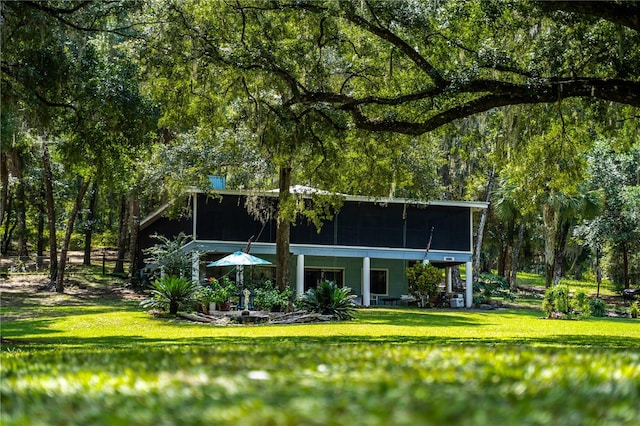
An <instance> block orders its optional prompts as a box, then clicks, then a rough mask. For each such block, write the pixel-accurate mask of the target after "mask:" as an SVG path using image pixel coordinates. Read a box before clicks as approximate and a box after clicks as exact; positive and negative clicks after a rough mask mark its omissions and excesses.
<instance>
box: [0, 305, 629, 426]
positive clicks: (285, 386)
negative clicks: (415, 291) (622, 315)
mask: <svg viewBox="0 0 640 426" xmlns="http://www.w3.org/2000/svg"><path fill="white" fill-rule="evenodd" d="M45 296H46V298H47V299H46V300H48V301H49V302H50V301H51V295H49V294H46V295H45ZM3 297H4V295H3ZM40 297H43V296H40ZM56 297H57V296H56ZM65 297H71V296H70V295H65ZM43 298H44V297H43ZM4 302H5V300H4V298H3V306H2V308H1V309H3V311H2V313H5V312H6V311H4V309H6V306H5V303H4ZM77 302H80V303H77ZM32 306H33V305H26V306H21V307H20V311H19V312H17V314H18V315H19V316H20V318H21V319H20V320H19V321H10V320H8V321H7V320H5V319H4V318H3V324H2V337H3V338H7V339H9V340H18V341H19V340H22V341H27V342H28V343H25V344H23V345H11V344H6V343H5V342H4V341H3V345H2V351H1V352H0V363H1V364H2V369H0V394H1V395H2V422H3V424H7V425H18V424H28V423H32V422H31V421H30V419H38V422H40V423H42V424H52V425H53V424H69V425H85V424H92V425H97V426H102V425H113V424H128V425H148V424H167V423H171V424H185V425H188V424H204V423H216V422H220V419H224V420H225V423H228V424H266V423H268V424H273V425H276V426H279V425H282V426H285V425H292V424H308V425H320V424H327V425H331V424H353V425H360V424H367V425H375V426H382V425H389V424H398V425H409V424H414V425H417V424H420V425H442V424H465V423H469V422H470V421H472V422H473V423H474V424H478V425H487V424H518V425H540V424H543V423H544V424H548V423H549V421H550V422H551V423H555V422H559V423H565V424H616V425H632V424H637V423H638V422H640V412H638V409H637V401H638V395H639V393H640V388H639V386H638V383H640V356H639V355H638V354H639V352H638V349H639V348H640V328H639V327H637V324H636V321H633V320H630V319H602V320H594V321H572V322H567V323H564V324H562V327H555V326H552V327H550V326H549V323H548V322H546V321H540V320H539V318H538V316H537V315H536V313H535V312H523V311H515V310H514V311H494V312H491V313H489V314H488V313H486V312H483V313H480V312H473V311H459V312H458V311H456V312H453V311H437V310H433V311H424V310H420V311H417V310H412V309H403V308H398V309H368V310H362V311H361V312H360V313H359V315H358V318H357V319H355V320H354V321H349V322H334V323H329V324H310V325H306V326H293V327H292V326H285V325H283V326H268V327H211V326H204V325H186V324H184V323H183V322H179V321H167V320H160V321H159V320H157V319H155V318H152V317H150V316H148V315H145V314H143V313H141V312H139V310H137V309H136V307H135V306H134V305H132V304H129V305H126V304H124V305H123V304H122V303H121V302H119V303H118V304H113V303H105V301H100V303H99V304H90V305H87V300H86V299H84V300H81V301H80V300H69V304H68V305H67V306H55V307H52V306H44V307H43V308H44V309H43V310H38V311H37V312H34V309H33V308H32ZM34 315H35V316H36V317H35V318H34V317H33V316H34ZM554 324H555V323H554ZM552 325H553V324H552ZM212 342H215V343H214V344H212ZM603 389H606V390H607V391H606V392H603ZM132 395H135V397H132ZM596 400H597V401H598V404H594V403H593V401H596ZM354 407H355V408H354ZM549 419H552V420H549Z"/></svg>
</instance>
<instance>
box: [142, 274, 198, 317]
mask: <svg viewBox="0 0 640 426" xmlns="http://www.w3.org/2000/svg"><path fill="white" fill-rule="evenodd" d="M197 290H198V284H196V283H194V282H192V281H188V280H186V279H184V278H179V277H171V276H166V277H164V278H161V279H159V280H155V281H154V282H153V289H152V290H151V291H150V293H151V294H152V296H151V297H150V298H148V299H145V300H143V301H142V302H140V305H142V306H144V307H145V308H152V309H162V310H165V309H166V308H167V307H169V313H170V314H172V315H175V314H177V313H178V309H179V308H180V306H181V305H182V306H184V305H186V304H189V303H191V302H192V301H193V300H194V296H195V294H196V291H197Z"/></svg>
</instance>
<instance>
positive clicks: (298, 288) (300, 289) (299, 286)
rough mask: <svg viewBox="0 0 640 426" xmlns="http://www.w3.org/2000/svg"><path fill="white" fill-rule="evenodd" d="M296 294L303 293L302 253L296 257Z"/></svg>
mask: <svg viewBox="0 0 640 426" xmlns="http://www.w3.org/2000/svg"><path fill="white" fill-rule="evenodd" d="M296 262H297V263H296V294H297V295H301V294H303V293H304V254H299V255H298V256H297V258H296Z"/></svg>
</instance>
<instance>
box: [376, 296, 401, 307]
mask: <svg viewBox="0 0 640 426" xmlns="http://www.w3.org/2000/svg"><path fill="white" fill-rule="evenodd" d="M380 301H381V302H382V304H383V305H397V304H398V302H399V301H400V298H399V297H389V296H387V297H381V298H380Z"/></svg>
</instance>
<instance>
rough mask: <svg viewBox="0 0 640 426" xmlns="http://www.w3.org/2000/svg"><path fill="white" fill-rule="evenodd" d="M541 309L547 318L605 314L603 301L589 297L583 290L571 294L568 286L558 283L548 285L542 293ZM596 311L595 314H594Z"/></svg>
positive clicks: (583, 317) (585, 316)
mask: <svg viewBox="0 0 640 426" xmlns="http://www.w3.org/2000/svg"><path fill="white" fill-rule="evenodd" d="M542 311H543V312H544V313H545V314H546V315H547V318H574V317H576V316H577V317H578V318H582V319H585V318H589V317H590V316H591V315H592V314H594V316H604V315H605V314H606V311H605V305H604V302H603V301H602V300H601V299H591V298H589V295H588V294H587V292H585V291H584V290H580V291H578V292H576V293H575V295H573V296H572V295H571V292H570V290H569V286H568V285H567V284H565V283H560V284H558V285H556V286H553V287H550V288H548V289H547V291H546V292H545V294H544V299H543V301H542ZM596 313H597V315H595V314H596Z"/></svg>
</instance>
